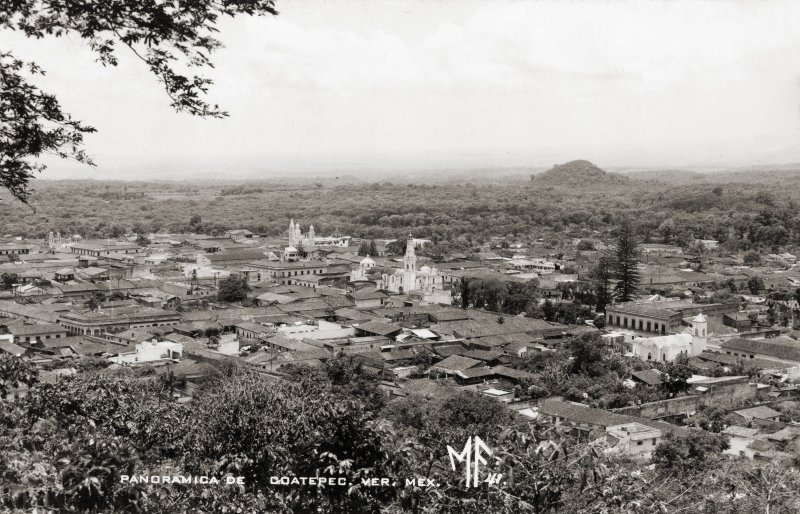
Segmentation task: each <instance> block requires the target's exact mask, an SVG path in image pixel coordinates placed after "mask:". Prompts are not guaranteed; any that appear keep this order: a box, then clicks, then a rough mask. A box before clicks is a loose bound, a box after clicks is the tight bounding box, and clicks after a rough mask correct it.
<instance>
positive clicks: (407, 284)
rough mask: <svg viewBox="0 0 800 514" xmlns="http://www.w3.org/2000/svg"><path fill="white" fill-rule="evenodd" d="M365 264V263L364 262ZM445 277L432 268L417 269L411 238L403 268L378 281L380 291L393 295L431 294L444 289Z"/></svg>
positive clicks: (386, 274) (385, 275)
mask: <svg viewBox="0 0 800 514" xmlns="http://www.w3.org/2000/svg"><path fill="white" fill-rule="evenodd" d="M362 262H363V261H362ZM443 284H444V282H443V277H442V275H441V273H439V270H437V269H436V268H431V267H430V266H422V267H421V268H420V269H419V270H418V269H417V254H416V251H415V249H414V239H413V238H412V237H411V236H409V238H408V242H407V243H406V253H405V255H404V256H403V268H402V269H397V270H395V271H394V273H391V274H390V273H384V274H383V275H381V279H380V280H379V281H378V289H383V290H386V291H390V292H392V293H411V292H415V291H420V292H423V293H431V292H434V291H440V290H441V289H442V288H443Z"/></svg>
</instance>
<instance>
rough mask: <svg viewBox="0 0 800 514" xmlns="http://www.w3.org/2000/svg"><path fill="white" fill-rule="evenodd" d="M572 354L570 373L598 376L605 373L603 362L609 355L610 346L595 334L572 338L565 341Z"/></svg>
mask: <svg viewBox="0 0 800 514" xmlns="http://www.w3.org/2000/svg"><path fill="white" fill-rule="evenodd" d="M566 346H567V349H569V351H570V353H571V354H572V363H571V366H570V372H571V373H578V374H585V375H589V376H594V377H596V376H600V375H602V374H604V373H605V368H604V367H603V361H604V360H605V359H606V358H608V357H609V355H610V353H611V345H610V344H609V343H608V341H607V340H606V339H605V338H603V337H600V335H599V334H597V333H596V332H592V333H588V334H583V335H580V336H578V337H573V338H572V339H570V340H569V341H567V345H566Z"/></svg>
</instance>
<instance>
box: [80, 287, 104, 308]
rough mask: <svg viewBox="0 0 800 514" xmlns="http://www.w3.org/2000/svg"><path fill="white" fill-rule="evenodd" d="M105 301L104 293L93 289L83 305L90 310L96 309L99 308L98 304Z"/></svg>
mask: <svg viewBox="0 0 800 514" xmlns="http://www.w3.org/2000/svg"><path fill="white" fill-rule="evenodd" d="M105 301H106V295H105V293H103V292H102V291H94V292H93V293H92V296H91V297H89V299H88V300H86V302H84V305H85V306H86V307H87V308H88V309H89V310H90V311H96V310H97V309H99V308H100V304H101V303H103V302H105Z"/></svg>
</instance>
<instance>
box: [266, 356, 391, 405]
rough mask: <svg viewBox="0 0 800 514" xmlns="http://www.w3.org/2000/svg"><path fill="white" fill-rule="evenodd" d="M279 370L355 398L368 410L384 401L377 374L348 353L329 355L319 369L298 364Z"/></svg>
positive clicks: (307, 384) (302, 380)
mask: <svg viewBox="0 0 800 514" xmlns="http://www.w3.org/2000/svg"><path fill="white" fill-rule="evenodd" d="M281 370H282V372H284V373H285V374H286V375H287V376H288V377H289V378H290V379H292V380H295V381H297V382H300V383H301V384H303V385H304V386H305V387H310V388H320V387H328V388H330V390H331V391H332V392H333V393H334V394H336V395H339V396H341V397H342V398H344V399H349V400H353V399H355V400H359V401H361V403H362V405H363V407H364V409H366V410H368V411H378V410H380V409H381V408H382V407H383V405H384V403H385V402H386V395H385V394H384V393H383V392H382V391H381V390H380V389H379V388H378V384H379V380H380V376H379V375H375V374H373V373H369V372H367V371H366V369H365V368H364V364H363V362H362V361H361V360H359V359H356V358H354V357H353V356H352V355H338V356H336V357H335V358H333V359H329V360H328V361H326V362H325V364H324V365H323V366H322V368H321V369H319V368H317V367H310V366H306V365H302V364H301V365H293V366H287V367H284V368H281Z"/></svg>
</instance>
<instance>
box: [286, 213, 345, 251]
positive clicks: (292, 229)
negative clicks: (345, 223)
mask: <svg viewBox="0 0 800 514" xmlns="http://www.w3.org/2000/svg"><path fill="white" fill-rule="evenodd" d="M289 246H290V247H293V248H300V247H303V248H312V247H315V246H339V247H343V248H344V247H348V246H350V236H333V237H319V236H317V235H316V233H315V232H314V225H309V226H308V232H307V233H306V234H303V231H302V230H300V222H297V223H295V222H294V219H292V220H291V221H290V222H289Z"/></svg>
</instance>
